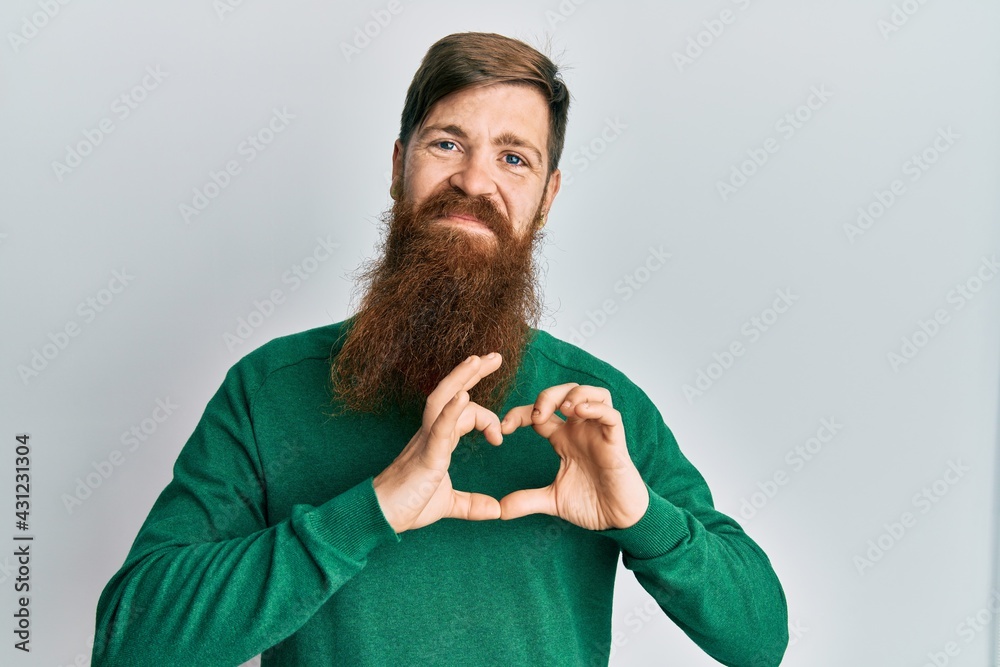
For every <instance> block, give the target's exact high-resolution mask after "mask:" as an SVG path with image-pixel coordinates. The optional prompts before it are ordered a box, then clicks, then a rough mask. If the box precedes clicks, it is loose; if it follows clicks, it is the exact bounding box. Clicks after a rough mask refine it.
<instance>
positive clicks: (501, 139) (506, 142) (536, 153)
mask: <svg viewBox="0 0 1000 667" xmlns="http://www.w3.org/2000/svg"><path fill="white" fill-rule="evenodd" d="M433 132H445V133H447V134H451V135H453V136H456V137H458V138H459V139H468V138H469V135H467V134H466V133H465V130H463V129H462V128H461V127H459V126H458V125H454V124H452V125H428V126H427V127H425V128H424V129H423V130H421V131H420V135H419V137H420V139H423V138H424V137H426V136H427V135H428V134H431V133H433ZM493 145H494V146H497V147H500V146H514V147H516V148H523V149H525V150H526V151H528V152H529V153H531V154H532V156H533V157H534V158H535V160H537V163H538V165H539V166H541V164H542V152H541V151H540V150H538V148H536V147H535V145H534V144H532V143H531V142H530V141H528V140H527V139H524V138H522V137H519V136H518V135H516V134H514V133H513V132H509V131H508V132H501V133H500V134H498V135H497V136H495V137H493Z"/></svg>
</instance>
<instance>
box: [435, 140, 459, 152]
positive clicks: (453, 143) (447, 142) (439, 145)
mask: <svg viewBox="0 0 1000 667" xmlns="http://www.w3.org/2000/svg"><path fill="white" fill-rule="evenodd" d="M444 144H451V145H452V146H454V145H455V142H454V141H447V140H445V141H439V142H437V145H438V147H443V146H444ZM445 150H449V149H447V148H445Z"/></svg>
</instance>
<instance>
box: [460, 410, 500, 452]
mask: <svg viewBox="0 0 1000 667" xmlns="http://www.w3.org/2000/svg"><path fill="white" fill-rule="evenodd" d="M472 429H476V430H477V431H482V432H483V434H484V435H485V436H486V440H487V442H489V443H490V444H492V445H499V444H500V443H502V442H503V432H502V430H501V428H500V418H499V417H497V416H496V413H494V412H493V411H492V410H488V409H487V408H484V407H483V406H481V405H479V404H478V403H476V402H472V401H470V402H469V404H468V405H467V406H466V408H465V411H464V412H463V413H462V416H461V417H459V420H458V434H459V435H460V436H461V435H465V434H466V433H468V432H470V431H471V430H472Z"/></svg>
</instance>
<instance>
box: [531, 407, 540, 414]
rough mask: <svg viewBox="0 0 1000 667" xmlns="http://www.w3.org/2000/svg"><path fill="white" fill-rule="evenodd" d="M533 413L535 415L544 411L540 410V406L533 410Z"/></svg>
mask: <svg viewBox="0 0 1000 667" xmlns="http://www.w3.org/2000/svg"><path fill="white" fill-rule="evenodd" d="M531 414H533V415H540V414H542V411H541V410H539V409H538V408H535V409H534V410H532V411H531Z"/></svg>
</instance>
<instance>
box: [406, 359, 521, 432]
mask: <svg viewBox="0 0 1000 667" xmlns="http://www.w3.org/2000/svg"><path fill="white" fill-rule="evenodd" d="M491 354H494V355H495V356H493V357H491V356H489V355H486V356H485V357H480V356H478V355H475V354H474V355H472V356H471V357H468V358H466V360H465V361H463V362H462V363H460V364H459V365H458V366H455V368H454V369H452V371H451V372H450V373H448V375H446V376H445V377H444V378H443V379H442V380H441V381H440V382H438V384H437V386H436V387H434V390H433V391H432V392H431V393H430V395H428V396H427V401H426V403H425V404H424V415H423V423H424V424H429V423H431V422H433V421H434V420H435V419H436V418H437V416H438V415H439V414H440V413H441V410H442V409H443V408H444V406H445V404H446V403H447V402H448V401H450V400H451V399H452V397H453V396H454V395H455V394H457V393H458V392H460V391H463V390H465V391H468V390H469V389H472V388H473V387H474V386H476V383H477V382H479V380H481V379H482V378H484V377H486V376H487V375H489V374H490V373H492V372H493V371H495V370H496V369H498V368H500V363H501V361H502V357H501V356H500V354H499V353H496V352H493V353H491Z"/></svg>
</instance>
